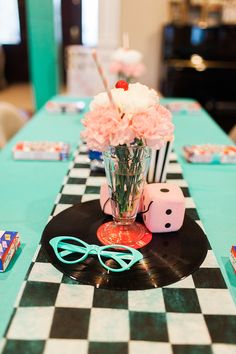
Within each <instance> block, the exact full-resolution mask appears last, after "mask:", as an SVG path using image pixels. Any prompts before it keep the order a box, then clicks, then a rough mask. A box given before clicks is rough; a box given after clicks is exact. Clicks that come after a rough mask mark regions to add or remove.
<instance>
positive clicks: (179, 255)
mask: <svg viewBox="0 0 236 354" xmlns="http://www.w3.org/2000/svg"><path fill="white" fill-rule="evenodd" d="M109 220H111V217H110V216H106V215H104V214H103V212H102V211H101V208H100V204H99V201H98V200H93V201H89V202H85V203H80V204H76V205H74V206H72V207H71V208H68V209H66V210H65V211H63V212H61V213H60V214H58V215H56V216H55V217H54V218H53V219H52V220H51V221H50V222H49V223H48V224H47V226H46V227H45V229H44V231H43V235H42V247H43V249H44V251H45V253H46V256H47V258H48V260H49V262H51V263H52V264H53V265H54V266H55V267H56V268H57V269H58V270H59V271H61V272H62V273H64V274H65V275H67V276H69V277H70V278H72V279H74V280H77V281H78V282H79V283H80V284H89V285H93V286H95V287H96V288H103V289H113V290H143V289H150V288H157V287H162V286H165V285H168V284H172V283H175V282H177V281H178V280H180V279H182V278H185V277H186V276H188V275H190V274H192V273H193V272H194V271H195V270H197V269H198V268H199V266H200V265H201V263H202V262H203V260H204V259H205V257H206V254H207V248H208V242H207V239H206V236H205V234H204V233H203V231H202V229H201V228H200V227H199V226H198V224H197V223H196V222H195V221H193V220H192V219H191V218H189V217H188V216H185V219H184V223H183V226H182V227H181V229H180V230H179V231H177V232H169V233H158V234H157V233H155V234H153V237H152V240H151V242H150V243H149V244H148V245H146V246H145V247H143V248H140V249H139V251H140V252H142V254H143V260H142V261H141V262H139V263H136V264H135V265H134V266H133V267H132V268H131V269H130V270H127V271H124V272H121V273H114V272H107V270H106V269H105V268H103V267H102V266H101V265H100V263H99V261H98V259H97V257H96V256H89V257H88V258H87V259H86V260H84V261H83V262H82V263H76V264H70V265H67V264H64V263H61V262H60V261H59V260H58V259H57V257H56V256H55V254H54V251H53V249H52V247H51V246H50V244H49V241H50V239H51V238H53V237H55V236H75V237H76V236H77V237H79V238H80V239H82V240H84V241H85V242H87V243H89V244H97V245H100V246H102V245H101V243H100V242H99V240H98V238H97V236H96V231H97V229H98V227H99V226H100V225H101V224H102V223H104V222H106V221H109ZM138 221H139V222H141V218H140V219H139V220H138Z"/></svg>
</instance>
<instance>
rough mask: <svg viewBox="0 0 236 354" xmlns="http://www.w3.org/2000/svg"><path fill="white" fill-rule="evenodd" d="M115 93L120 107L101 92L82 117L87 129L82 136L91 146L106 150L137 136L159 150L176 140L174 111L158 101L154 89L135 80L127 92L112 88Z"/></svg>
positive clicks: (131, 141) (128, 142) (132, 140)
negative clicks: (112, 103)
mask: <svg viewBox="0 0 236 354" xmlns="http://www.w3.org/2000/svg"><path fill="white" fill-rule="evenodd" d="M112 95H113V99H114V101H115V102H116V105H117V107H114V106H112V105H111V104H109V100H108V98H107V96H106V93H105V92H104V93H100V94H99V95H97V96H96V97H95V99H94V100H93V101H92V103H91V105H90V108H91V111H90V112H89V113H87V114H86V116H85V118H84V119H83V120H82V123H83V124H84V126H85V130H84V131H83V132H82V133H81V137H82V139H84V140H85V141H86V142H87V145H88V147H89V148H90V149H92V150H97V151H105V150H107V148H108V147H109V146H111V145H112V146H117V145H123V144H126V145H130V144H132V143H133V142H134V140H135V138H136V139H140V140H142V141H143V142H144V144H146V145H147V146H149V147H152V148H154V149H160V148H161V147H162V146H163V145H164V144H165V143H166V142H167V141H171V140H173V132H174V125H173V123H172V117H171V113H170V111H168V110H167V109H166V108H165V107H163V106H162V105H160V104H158V103H157V100H158V96H157V94H156V93H155V92H154V91H153V90H150V89H148V88H147V87H146V86H144V85H141V84H139V83H136V84H130V86H129V89H128V90H127V91H124V90H122V89H113V90H112ZM118 107H119V112H118Z"/></svg>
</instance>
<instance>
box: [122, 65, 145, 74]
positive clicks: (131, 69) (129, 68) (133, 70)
mask: <svg viewBox="0 0 236 354" xmlns="http://www.w3.org/2000/svg"><path fill="white" fill-rule="evenodd" d="M120 71H121V73H122V74H124V76H127V77H139V76H140V75H142V74H143V72H144V71H145V66H144V65H143V64H142V63H137V64H123V65H122V67H121V70H120Z"/></svg>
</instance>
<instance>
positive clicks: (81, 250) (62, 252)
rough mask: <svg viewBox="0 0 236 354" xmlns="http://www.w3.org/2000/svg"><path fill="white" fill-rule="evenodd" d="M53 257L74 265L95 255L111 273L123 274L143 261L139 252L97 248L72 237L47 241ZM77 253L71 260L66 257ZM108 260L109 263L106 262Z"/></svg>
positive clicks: (121, 247)
mask: <svg viewBox="0 0 236 354" xmlns="http://www.w3.org/2000/svg"><path fill="white" fill-rule="evenodd" d="M49 243H50V245H51V246H52V248H53V250H54V252H55V255H56V256H57V258H58V259H59V261H61V262H62V263H66V264H75V263H79V262H82V261H83V260H85V259H86V258H87V257H88V256H89V255H97V256H98V260H99V262H100V264H101V265H102V266H103V267H104V268H105V269H107V270H109V271H111V272H123V271H125V270H128V269H130V268H131V267H132V266H133V265H134V264H135V263H137V262H139V261H140V260H141V259H143V255H142V253H141V252H139V251H137V250H136V249H134V248H132V247H128V246H124V245H107V246H98V245H90V244H88V243H86V242H85V241H83V240H81V239H79V238H77V237H72V236H57V237H54V238H52V239H51V240H50V241H49ZM73 253H78V258H77V257H76V259H75V258H74V257H73V259H72V260H70V258H68V257H67V256H69V255H71V254H73ZM108 260H109V261H108Z"/></svg>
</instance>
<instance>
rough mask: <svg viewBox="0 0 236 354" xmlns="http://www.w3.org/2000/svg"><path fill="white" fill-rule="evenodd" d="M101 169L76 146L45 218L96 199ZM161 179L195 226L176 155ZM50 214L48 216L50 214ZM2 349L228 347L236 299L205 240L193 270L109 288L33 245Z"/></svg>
mask: <svg viewBox="0 0 236 354" xmlns="http://www.w3.org/2000/svg"><path fill="white" fill-rule="evenodd" d="M103 181H105V177H104V175H103V173H99V172H93V171H91V170H90V161H89V159H88V155H87V152H86V147H85V146H84V145H82V146H80V148H79V150H78V151H77V152H76V154H75V158H74V161H73V162H72V163H71V166H70V169H69V171H68V174H67V176H66V177H65V178H64V181H63V185H62V188H61V190H60V193H59V194H58V196H57V198H56V202H55V205H54V208H53V211H52V214H51V216H50V218H52V217H53V216H54V215H56V214H58V213H59V212H61V211H62V210H64V209H66V208H68V207H70V206H71V205H73V204H75V203H79V202H85V201H88V200H92V199H98V198H99V189H100V185H101V183H102V182H103ZM167 182H169V183H175V184H177V185H179V186H180V187H181V188H182V191H183V193H184V196H185V198H186V212H187V214H188V215H189V216H191V217H192V218H193V219H194V220H196V222H197V223H198V224H199V225H200V226H202V225H201V222H200V220H199V217H198V213H197V210H196V207H195V204H194V201H193V199H192V198H191V196H190V195H189V190H188V185H187V183H186V181H185V180H184V178H183V175H182V170H181V166H180V165H179V163H178V162H177V160H176V155H175V154H174V153H172V154H171V161H170V163H169V166H168V174H167ZM49 220H50V219H49ZM1 351H2V352H3V354H8V353H17V354H21V353H22V354H28V353H32V354H41V353H43V354H52V353H57V354H68V353H79V354H127V353H129V354H143V353H149V354H157V353H160V354H210V353H213V354H235V353H236V306H235V304H234V303H233V300H232V297H231V295H230V293H229V290H228V289H227V287H226V284H225V281H224V279H223V277H222V274H221V271H220V269H219V266H218V264H217V261H216V259H215V256H214V254H213V252H212V250H211V248H210V246H209V250H208V254H207V257H206V259H205V261H204V262H203V264H202V265H201V267H200V269H199V270H198V271H196V272H195V273H194V274H193V275H192V276H188V277H187V278H185V279H183V280H181V281H179V282H177V283H175V284H172V285H169V286H166V287H163V288H157V289H150V290H141V291H112V290H103V289H96V288H94V287H92V286H89V285H81V284H78V283H77V282H75V281H73V280H71V279H70V278H68V277H66V276H64V275H63V274H62V273H60V272H59V271H58V270H57V269H55V268H54V267H53V266H52V265H51V264H50V263H48V261H47V259H46V258H45V256H44V253H43V251H42V250H41V248H40V245H39V247H38V249H37V252H36V254H35V256H34V258H33V260H32V263H31V266H30V268H29V270H28V273H27V275H26V277H25V281H24V282H23V284H22V287H21V290H20V292H19V294H18V297H17V301H16V304H15V308H14V311H13V314H12V317H11V320H10V323H9V325H8V328H7V330H6V333H5V337H4V339H3V340H2V341H1V342H0V352H1Z"/></svg>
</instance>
